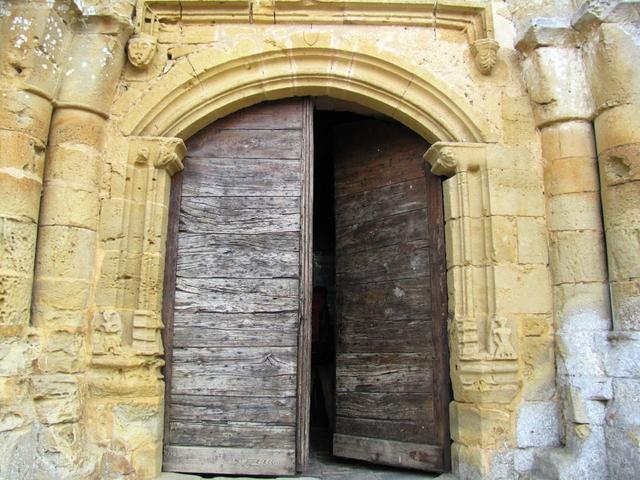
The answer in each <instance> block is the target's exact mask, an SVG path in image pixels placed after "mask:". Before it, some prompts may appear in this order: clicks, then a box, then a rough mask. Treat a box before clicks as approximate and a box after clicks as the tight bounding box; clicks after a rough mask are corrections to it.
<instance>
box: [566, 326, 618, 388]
mask: <svg viewBox="0 0 640 480" xmlns="http://www.w3.org/2000/svg"><path fill="white" fill-rule="evenodd" d="M556 338H557V343H556V346H557V349H558V356H557V357H556V362H557V365H558V373H559V374H561V375H579V376H596V377H603V376H605V370H604V365H605V363H604V352H605V351H606V347H607V339H606V332H596V331H587V330H583V331H577V332H567V333H565V332H564V331H563V332H559V333H558V334H557V335H556Z"/></svg>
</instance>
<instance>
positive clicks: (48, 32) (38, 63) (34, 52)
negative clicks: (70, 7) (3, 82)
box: [0, 2, 69, 98]
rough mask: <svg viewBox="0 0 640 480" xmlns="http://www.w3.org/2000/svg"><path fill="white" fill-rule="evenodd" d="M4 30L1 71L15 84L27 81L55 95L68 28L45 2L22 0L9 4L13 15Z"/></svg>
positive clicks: (46, 93) (0, 62) (0, 59)
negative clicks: (24, 0)
mask: <svg viewBox="0 0 640 480" xmlns="http://www.w3.org/2000/svg"><path fill="white" fill-rule="evenodd" d="M5 18H7V20H6V23H9V22H10V26H9V27H8V28H6V29H4V31H3V34H4V38H3V42H4V44H5V47H6V48H3V51H2V52H0V65H3V67H4V68H3V69H2V74H3V76H4V77H5V78H11V79H12V80H14V81H15V83H18V84H21V83H22V84H26V85H29V86H31V87H35V88H36V89H38V90H40V91H42V92H43V93H44V95H45V96H48V97H50V98H53V97H55V95H56V91H57V88H58V81H59V79H60V75H61V71H62V68H61V66H62V65H63V64H64V58H63V55H64V53H65V48H66V46H67V42H68V39H69V27H68V26H67V24H66V22H65V21H64V20H63V19H62V18H61V17H60V16H59V15H58V13H57V11H56V10H55V9H53V8H51V6H50V5H47V4H44V3H42V4H39V3H38V2H25V3H19V4H14V5H12V15H11V16H10V17H5Z"/></svg>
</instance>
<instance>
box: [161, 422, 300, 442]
mask: <svg viewBox="0 0 640 480" xmlns="http://www.w3.org/2000/svg"><path fill="white" fill-rule="evenodd" d="M294 439H295V427H294V426H292V425H270V424H266V423H244V422H225V423H220V424H218V423H211V422H203V421H202V420H201V419H195V418H194V419H192V420H191V421H179V420H174V419H172V420H171V423H170V425H169V443H171V444H174V445H185V446H190V445H194V446H206V447H240V448H256V449H263V448H287V447H288V446H290V445H292V444H293V443H294Z"/></svg>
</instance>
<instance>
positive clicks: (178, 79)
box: [120, 33, 494, 143]
mask: <svg viewBox="0 0 640 480" xmlns="http://www.w3.org/2000/svg"><path fill="white" fill-rule="evenodd" d="M292 41H293V42H294V43H296V44H297V45H304V46H293V47H292V48H291V49H290V50H282V49H275V48H274V49H268V50H265V51H255V52H252V53H250V54H248V55H245V56H241V57H237V56H236V57H234V56H233V54H229V56H228V57H225V58H220V57H221V53H220V51H218V50H216V49H213V48H204V49H202V50H199V51H198V52H196V53H194V54H191V55H189V57H188V58H184V59H181V60H180V61H178V62H177V64H176V65H174V67H173V68H172V69H171V70H170V71H169V72H168V73H167V74H166V75H164V76H163V77H161V79H160V80H159V81H158V82H156V84H155V85H154V86H152V87H151V89H150V90H148V91H147V92H145V94H144V95H143V96H142V97H141V98H140V99H139V100H138V102H137V104H136V105H135V106H134V107H133V109H131V110H130V111H126V112H123V118H122V119H121V120H120V128H121V130H122V131H123V133H124V134H125V135H159V136H165V135H166V136H171V137H181V138H187V137H189V136H190V135H192V134H193V133H195V132H196V131H198V130H199V129H201V128H202V127H204V126H206V125H208V124H209V123H211V122H213V121H214V120H216V119H217V118H220V117H223V116H225V115H228V114H229V113H232V112H234V111H237V110H240V109H241V108H246V107H248V106H251V105H253V104H256V103H259V102H262V101H266V100H275V99H279V98H285V97H290V96H316V95H328V96H331V97H335V98H338V99H345V100H349V101H353V102H356V103H359V104H362V105H364V106H366V107H369V108H372V109H374V110H377V111H379V112H382V113H384V114H386V115H388V116H390V117H392V118H395V119H396V120H398V121H399V122H401V123H403V124H404V125H406V126H407V127H409V128H411V129H412V130H414V131H415V132H416V133H418V134H420V135H422V136H423V137H424V138H425V139H427V140H428V141H429V142H430V143H433V142H436V141H438V140H448V141H452V140H455V141H472V142H473V141H476V142H477V141H491V139H492V138H493V137H494V134H493V132H491V131H490V130H489V127H488V125H487V124H486V123H485V122H484V121H483V120H482V117H481V115H479V114H477V113H475V112H474V111H473V108H472V107H471V106H470V105H469V104H468V102H466V101H465V100H463V99H461V98H460V97H458V96H457V95H456V94H454V93H453V92H451V91H450V89H449V88H448V87H446V86H444V85H442V84H441V83H440V82H439V81H438V80H437V79H436V78H434V77H430V76H426V75H422V76H420V77H419V76H417V75H416V74H414V73H411V72H410V71H409V70H408V69H405V68H403V67H402V66H401V65H399V64H397V63H396V64H394V63H391V62H389V61H387V60H383V59H380V58H377V57H373V56H371V55H366V54H363V53H358V52H352V51H344V50H337V49H333V48H329V47H328V44H329V41H330V39H328V38H324V37H323V38H320V39H319V40H318V44H317V45H316V46H313V47H310V46H307V45H306V44H305V40H304V34H303V33H300V34H299V35H298V37H295V38H293V39H292ZM323 43H326V44H327V47H323V46H322V44H323ZM255 48H256V49H257V48H260V47H255ZM263 48H266V47H263Z"/></svg>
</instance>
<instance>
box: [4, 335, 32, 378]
mask: <svg viewBox="0 0 640 480" xmlns="http://www.w3.org/2000/svg"><path fill="white" fill-rule="evenodd" d="M32 354H33V351H32V347H31V346H30V345H29V344H28V343H27V342H25V341H22V340H19V339H16V338H2V339H0V377H17V376H18V375H25V374H28V373H29V371H30V367H31V360H32Z"/></svg>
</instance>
